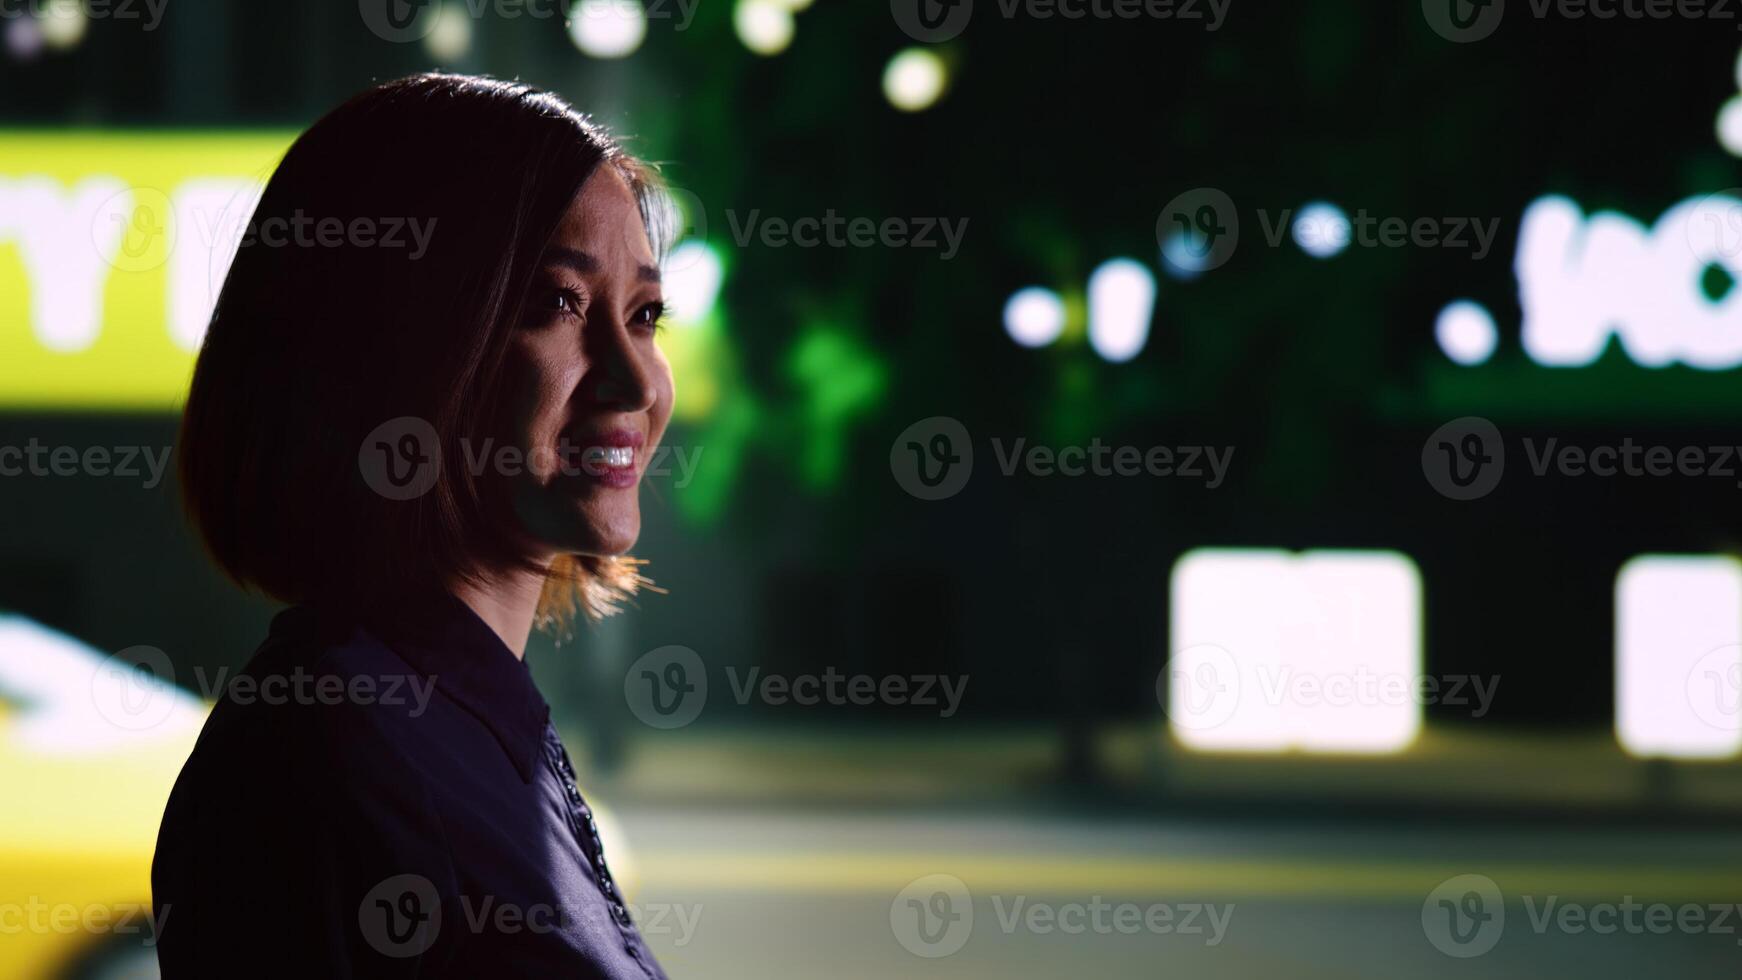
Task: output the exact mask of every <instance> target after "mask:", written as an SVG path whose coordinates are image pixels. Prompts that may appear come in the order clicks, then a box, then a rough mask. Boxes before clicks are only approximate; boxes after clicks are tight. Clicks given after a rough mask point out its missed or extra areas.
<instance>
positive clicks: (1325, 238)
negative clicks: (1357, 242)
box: [1294, 201, 1350, 259]
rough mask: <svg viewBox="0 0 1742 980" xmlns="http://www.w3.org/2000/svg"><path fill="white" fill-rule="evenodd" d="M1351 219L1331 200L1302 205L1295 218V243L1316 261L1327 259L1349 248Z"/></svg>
mask: <svg viewBox="0 0 1742 980" xmlns="http://www.w3.org/2000/svg"><path fill="white" fill-rule="evenodd" d="M1349 233H1350V225H1349V216H1348V215H1347V214H1345V213H1343V209H1342V208H1340V207H1337V206H1336V205H1335V204H1331V203H1329V202H1328V201H1314V202H1312V203H1310V204H1305V205H1302V206H1301V209H1300V211H1299V212H1297V213H1296V214H1295V216H1294V243H1295V244H1296V245H1299V246H1300V250H1301V251H1303V252H1305V253H1306V254H1308V255H1310V256H1312V257H1313V258H1315V259H1328V258H1330V257H1332V256H1334V255H1337V254H1338V253H1340V252H1342V251H1343V250H1344V249H1346V248H1348V247H1349Z"/></svg>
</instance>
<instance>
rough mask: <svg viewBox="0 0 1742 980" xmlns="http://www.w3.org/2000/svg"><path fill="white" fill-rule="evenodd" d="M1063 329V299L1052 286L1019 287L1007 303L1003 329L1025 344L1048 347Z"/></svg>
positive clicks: (1015, 339) (1011, 336)
mask: <svg viewBox="0 0 1742 980" xmlns="http://www.w3.org/2000/svg"><path fill="white" fill-rule="evenodd" d="M1064 329H1065V304H1064V301H1063V300H1060V299H1059V294H1058V293H1055V292H1053V291H1052V290H1050V289H1042V288H1041V287H1039V286H1029V287H1027V288H1025V289H1018V290H1017V291H1016V292H1014V293H1011V294H1010V299H1009V301H1007V302H1006V303H1005V304H1004V332H1005V333H1008V334H1009V335H1010V339H1011V340H1014V341H1016V342H1017V343H1019V344H1021V345H1022V346H1024V347H1045V346H1046V345H1047V344H1050V343H1052V342H1053V341H1055V340H1057V339H1058V338H1059V334H1061V333H1063V332H1064Z"/></svg>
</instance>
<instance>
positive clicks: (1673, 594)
mask: <svg viewBox="0 0 1742 980" xmlns="http://www.w3.org/2000/svg"><path fill="white" fill-rule="evenodd" d="M1615 736H1616V738H1617V739H1619V740H1620V742H1621V746H1622V748H1624V749H1626V750H1627V751H1629V752H1631V753H1633V754H1634V755H1639V756H1668V757H1671V758H1683V759H1720V758H1728V757H1730V756H1734V755H1736V754H1737V753H1739V752H1742V562H1738V561H1737V560H1736V559H1734V558H1728V557H1718V556H1705V555H1641V556H1639V557H1637V558H1634V559H1632V560H1631V561H1629V562H1627V564H1625V565H1623V566H1621V572H1620V573H1619V574H1618V575H1616V577H1615Z"/></svg>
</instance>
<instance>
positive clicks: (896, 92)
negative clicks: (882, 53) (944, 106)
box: [883, 48, 949, 112]
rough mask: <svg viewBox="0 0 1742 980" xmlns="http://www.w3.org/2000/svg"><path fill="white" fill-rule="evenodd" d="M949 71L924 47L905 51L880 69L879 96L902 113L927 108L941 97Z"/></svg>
mask: <svg viewBox="0 0 1742 980" xmlns="http://www.w3.org/2000/svg"><path fill="white" fill-rule="evenodd" d="M948 80H949V71H948V69H946V68H945V67H944V60H943V59H942V58H940V57H938V56H937V54H936V53H934V52H933V51H931V50H929V49H927V48H905V49H903V50H901V51H899V52H897V53H896V55H895V57H893V58H890V59H889V65H888V67H886V68H884V69H883V95H884V97H885V98H887V99H888V100H889V104H890V105H892V106H894V107H895V108H897V109H900V110H901V111H903V112H918V111H920V110H921V109H928V108H930V107H931V106H932V104H933V103H935V102H937V100H938V97H939V96H941V95H943V94H944V85H945V83H946V82H947V81H948Z"/></svg>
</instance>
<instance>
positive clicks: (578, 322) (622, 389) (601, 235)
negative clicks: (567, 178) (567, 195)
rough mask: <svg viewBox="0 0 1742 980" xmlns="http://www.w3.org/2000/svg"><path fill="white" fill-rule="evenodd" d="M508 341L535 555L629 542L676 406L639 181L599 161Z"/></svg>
mask: <svg viewBox="0 0 1742 980" xmlns="http://www.w3.org/2000/svg"><path fill="white" fill-rule="evenodd" d="M526 309H527V312H526V315H525V318H524V319H523V321H522V323H521V325H520V326H519V327H518V328H517V329H516V331H515V333H514V337H513V340H512V341H511V342H510V344H509V348H508V353H507V358H508V363H507V365H506V372H505V376H506V379H507V382H508V387H507V391H508V392H509V395H508V398H509V399H510V406H509V408H510V411H509V419H508V423H509V426H510V427H511V430H512V432H511V439H510V441H511V442H512V443H513V444H514V445H515V446H517V447H519V448H520V449H521V450H522V451H523V452H524V453H525V454H526V455H525V466H524V467H523V468H522V469H521V471H520V472H519V474H518V475H515V476H512V477H511V478H510V484H511V498H512V502H513V509H514V514H515V517H516V519H517V520H518V523H519V525H520V530H521V532H522V533H524V534H525V535H526V536H527V537H528V538H529V539H530V540H529V541H528V542H526V545H527V547H528V548H529V549H530V550H531V551H532V552H533V554H534V556H535V557H538V558H540V559H548V558H551V557H554V556H556V555H558V554H582V555H617V554H622V553H623V552H625V551H627V550H628V549H629V548H630V546H631V545H633V544H634V543H635V538H636V536H637V535H638V534H639V533H640V532H641V506H640V501H639V499H638V487H639V485H640V482H641V476H642V474H643V473H644V472H645V471H646V469H647V464H648V461H649V460H651V459H652V458H653V453H654V450H655V448H656V447H657V446H658V445H659V440H660V437H661V436H663V435H664V434H665V425H666V422H667V421H668V420H669V419H670V418H671V403H672V380H671V366H670V365H669V364H668V363H666V360H665V355H664V354H663V353H661V352H660V349H659V346H658V344H657V343H656V342H655V341H656V337H655V332H656V330H657V329H658V327H659V323H660V320H661V317H662V316H663V313H664V306H663V303H662V294H661V292H660V282H659V267H658V265H657V264H656V263H655V261H654V257H653V249H652V247H651V246H650V245H649V244H648V240H647V231H646V227H645V226H644V224H643V223H642V219H641V212H640V209H639V207H638V206H637V203H636V199H635V195H634V193H633V192H632V191H631V190H630V189H629V185H628V183H627V182H626V181H625V180H624V179H623V177H622V175H620V174H619V173H618V172H617V171H616V169H615V168H613V167H612V166H610V165H609V164H600V166H599V168H598V170H596V171H594V173H593V175H592V176H591V177H589V178H588V179H587V181H586V183H585V184H584V185H583V186H582V188H581V192H580V193H579V194H577V195H576V196H575V199H574V201H573V202H572V203H571V204H570V205H569V209H568V212H567V213H566V214H565V215H564V216H563V219H562V224H561V226H560V227H559V228H558V229H557V232H556V235H555V237H554V238H553V239H552V240H551V243H550V246H549V247H548V248H547V249H546V250H545V254H544V256H543V258H542V260H541V267H540V270H539V272H538V276H537V278H536V279H535V280H534V285H533V288H532V292H531V294H530V295H529V296H528V297H527V303H526Z"/></svg>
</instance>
